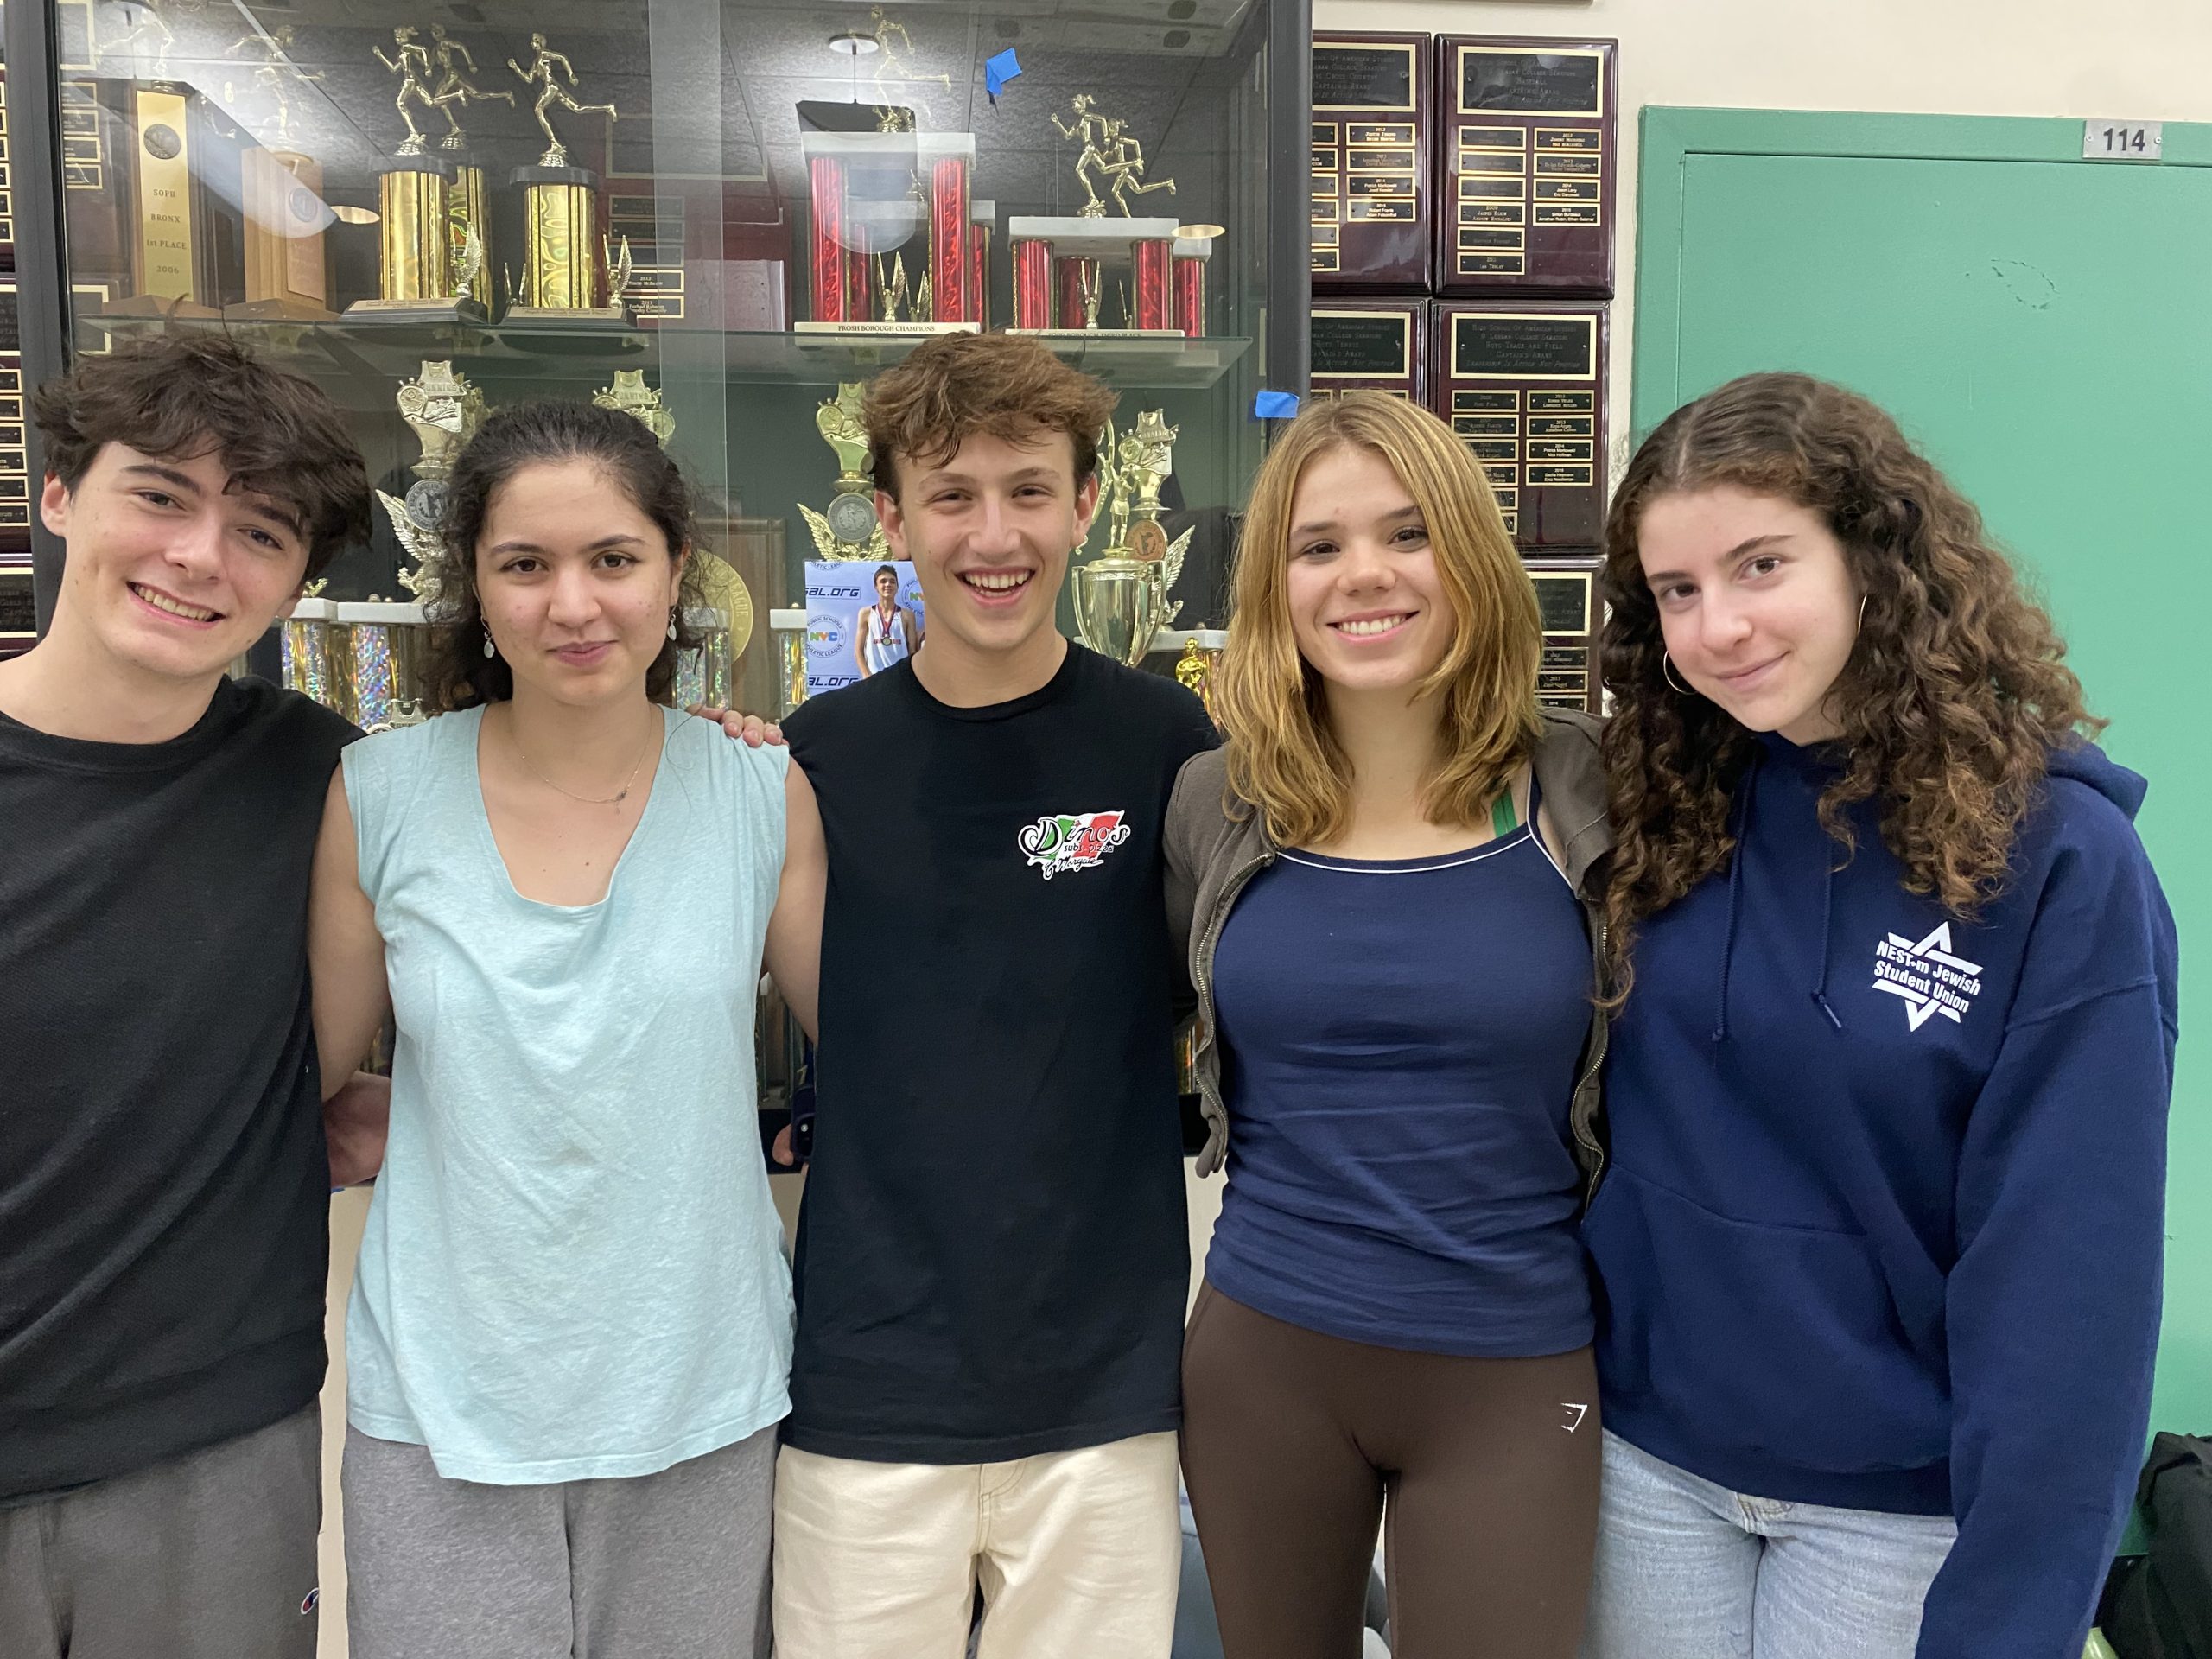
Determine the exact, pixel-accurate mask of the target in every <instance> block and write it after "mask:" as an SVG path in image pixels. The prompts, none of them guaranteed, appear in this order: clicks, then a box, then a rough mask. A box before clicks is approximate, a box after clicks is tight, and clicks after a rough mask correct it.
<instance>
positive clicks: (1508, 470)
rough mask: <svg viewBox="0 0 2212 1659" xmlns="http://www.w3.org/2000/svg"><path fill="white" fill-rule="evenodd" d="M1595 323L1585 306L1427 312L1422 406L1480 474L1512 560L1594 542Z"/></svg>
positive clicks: (1601, 400)
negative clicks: (1454, 437) (1522, 553)
mask: <svg viewBox="0 0 2212 1659" xmlns="http://www.w3.org/2000/svg"><path fill="white" fill-rule="evenodd" d="M1606 312H1607V307H1606V306H1605V305H1604V304H1603V303H1596V302H1593V303H1574V302H1562V301H1552V302H1545V301H1535V300H1522V301H1511V300H1493V301H1456V302H1447V301H1440V302H1437V307H1436V321H1435V327H1434V330H1433V333H1434V336H1435V341H1434V347H1433V351H1434V371H1433V378H1432V380H1431V383H1430V384H1431V385H1432V386H1433V388H1434V396H1435V401H1434V403H1433V405H1432V406H1433V408H1434V409H1435V410H1436V412H1437V413H1438V414H1440V415H1441V416H1443V417H1444V418H1445V419H1446V420H1447V421H1449V422H1450V423H1452V430H1453V431H1454V432H1456V433H1458V434H1459V437H1460V439H1461V440H1462V442H1465V444H1466V445H1467V447H1468V448H1471V449H1472V450H1473V451H1474V452H1475V458H1476V459H1477V460H1478V461H1481V462H1482V463H1483V467H1484V470H1485V471H1487V472H1488V473H1489V474H1490V479H1491V486H1492V487H1493V488H1494V489H1496V490H1497V504H1498V505H1499V507H1500V508H1502V509H1503V511H1504V513H1505V524H1506V528H1507V529H1509V530H1510V531H1512V532H1513V537H1514V540H1515V541H1516V542H1517V543H1520V545H1521V546H1522V547H1523V548H1528V549H1536V548H1570V547H1571V548H1589V547H1595V546H1597V545H1598V544H1599V541H1600V540H1601V539H1602V537H1603V534H1604V531H1605V483H1606V479H1605V352H1606V344H1607V339H1606V321H1607V319H1606Z"/></svg>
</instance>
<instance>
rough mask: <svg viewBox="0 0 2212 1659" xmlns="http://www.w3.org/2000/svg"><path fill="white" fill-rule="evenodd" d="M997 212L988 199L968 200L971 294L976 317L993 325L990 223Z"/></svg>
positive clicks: (986, 323)
mask: <svg viewBox="0 0 2212 1659" xmlns="http://www.w3.org/2000/svg"><path fill="white" fill-rule="evenodd" d="M996 221H997V213H996V210H995V208H994V207H993V206H992V204H991V203H989V202H988V201H970V202H969V204H968V297H969V302H970V303H971V304H972V306H973V308H974V312H975V321H977V322H979V323H981V324H982V326H983V327H986V328H988V327H990V326H991V226H993V225H994V224H995V222H996Z"/></svg>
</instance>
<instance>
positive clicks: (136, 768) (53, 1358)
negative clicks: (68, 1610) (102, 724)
mask: <svg viewBox="0 0 2212 1659" xmlns="http://www.w3.org/2000/svg"><path fill="white" fill-rule="evenodd" d="M354 735H355V734H354V732H353V728H351V727H350V726H348V725H347V724H346V722H345V721H342V720H340V718H339V717H338V716H337V715H334V714H332V713H330V712H329V711H328V710H327V709H323V708H321V706H319V705H318V704H315V703H314V702H309V701H308V699H306V698H304V697H302V696H297V695H296V694H294V693H291V692H287V691H281V690H277V689H276V688H275V687H273V686H270V685H268V684H265V683H262V682H260V681H257V680H246V681H240V682H232V681H228V680H226V681H225V682H224V683H222V684H221V686H220V687H219V689H218V690H217V691H216V693H215V696H214V698H213V701H212V702H210V704H209V706H208V709H207V715H205V716H204V717H203V718H202V719H201V720H200V721H199V722H198V723H197V724H196V725H194V727H193V728H192V729H191V730H190V731H188V732H187V733H185V734H183V735H182V736H181V737H178V738H176V739H174V740H173V741H169V742H166V743H153V744H118V743H95V742H86V741H79V740H75V739H69V738H59V737H54V736H50V735H48V734H44V733H41V732H37V731H34V730H32V729H30V728H28V727H26V726H23V725H22V724H21V723H19V722H17V721H13V720H10V719H8V718H7V717H6V716H4V715H0V1503H7V1502H8V1501H9V1500H10V1499H11V1498H16V1499H20V1498H22V1497H26V1496H28V1495H30V1494H34V1493H39V1492H42V1491H53V1490H55V1489H57V1488H61V1487H65V1486H70V1485H75V1484H82V1483H85V1482H87V1481H92V1480H99V1479H104V1478H107V1477H109V1476H111V1475H118V1474H123V1473H127V1472H129V1471H131V1470H134V1469H139V1468H143V1467H144V1466H146V1465H149V1464H152V1463H156V1462H158V1461H160V1460H162V1459H165V1458H169V1457H174V1456H176V1455H178V1454H180V1453H181V1452H188V1451H191V1450H193V1449H194V1448H196V1447H199V1446H208V1445H213V1444H214V1443H216V1442H218V1441H220V1440H227V1439H230V1438H232V1437H233V1436H236V1435H239V1434H244V1433H251V1432H252V1431H253V1430H255V1429H257V1428H261V1427H265V1426H266V1425H268V1424H270V1423H272V1422H275V1421H277V1420H278V1419H280V1418H282V1417H284V1416H286V1415H288V1414H290V1413H292V1412H294V1411H296V1410H298V1409H299V1408H302V1407H303V1406H305V1405H306V1404H307V1403H308V1402H309V1401H310V1400H312V1399H313V1398H314V1397H315V1393H316V1391H317V1390H318V1389H320V1388H321V1383H322V1374H323V1367H324V1361H325V1356H324V1351H323V1341H322V1320H323V1286H324V1281H325V1275H326V1272H327V1253H328V1232H327V1226H328V1223H327V1216H328V1180H327V1162H326V1154H325V1151H324V1147H323V1139H322V1119H321V1103H320V1092H321V1091H320V1089H319V1086H318V1073H317V1071H316V1066H315V1034H314V1028H313V1024H312V1021H311V1019H310V1009H309V1005H308V974H307V898H308V871H309V868H310V865H311V862H312V860H313V856H314V850H315V833H316V829H317V827H318V825H319V824H320V823H321V816H322V801H323V795H324V791H325V789H326V788H327V785H328V782H329V779H330V773H331V769H332V767H333V766H334V765H335V764H336V762H337V758H338V753H339V751H340V748H341V747H343V746H344V745H345V743H346V742H347V741H349V740H350V739H351V738H352V737H353V736H354Z"/></svg>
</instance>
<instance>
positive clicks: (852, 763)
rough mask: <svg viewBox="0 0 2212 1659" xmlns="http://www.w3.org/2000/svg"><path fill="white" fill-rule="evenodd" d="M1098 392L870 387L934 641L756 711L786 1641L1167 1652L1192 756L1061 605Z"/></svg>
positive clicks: (1150, 1655)
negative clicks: (781, 1122)
mask: <svg viewBox="0 0 2212 1659" xmlns="http://www.w3.org/2000/svg"><path fill="white" fill-rule="evenodd" d="M1113 406H1114V398H1113V395H1112V394H1111V393H1110V392H1108V391H1106V390H1105V389H1104V388H1103V387H1102V386H1100V385H1098V384H1097V383H1096V381H1093V380H1091V379H1090V378H1086V377H1085V376H1084V375H1081V374H1079V373H1077V372H1076V371H1074V370H1073V369H1071V368H1070V367H1068V366H1067V365H1065V364H1063V363H1061V362H1059V361H1058V359H1056V358H1054V357H1053V356H1052V354H1051V353H1049V352H1048V351H1046V348H1045V347H1044V346H1040V345H1039V344H1037V343H1036V342H1034V341H1032V340H1020V339H1016V338H1013V337H1010V336H1007V335H1003V334H981V335H977V334H969V335H952V336H949V337H946V338H944V339H942V340H934V341H931V342H930V343H928V344H926V345H925V346H921V347H920V348H919V349H918V350H917V351H916V352H915V353H913V354H912V356H911V357H909V358H908V359H906V361H905V362H904V363H902V364H901V365H899V366H898V367H897V368H895V369H893V370H892V371H890V372H887V373H886V374H885V375H883V376H882V377H881V378H880V379H878V380H877V381H876V382H875V383H874V385H873V386H872V387H871V388H870V390H869V395H868V405H867V416H866V418H867V423H868V438H869V443H870V447H871V450H872V463H873V468H874V475H875V482H876V498H875V499H876V508H877V512H878V513H879V514H880V517H881V519H882V522H883V526H884V530H885V532H886V534H887V537H889V539H890V542H891V545H892V548H893V551H894V553H895V554H896V555H897V556H898V557H899V558H900V559H906V560H912V562H913V564H914V568H915V569H916V571H917V573H918V575H919V578H920V581H921V585H922V592H923V595H924V600H925V608H926V611H927V614H928V617H929V631H928V633H927V636H926V637H925V639H924V640H923V642H922V645H921V648H920V649H919V651H918V652H916V653H915V654H914V655H913V656H912V658H909V659H907V660H905V661H901V662H898V663H894V664H890V665H888V666H887V667H886V668H884V669H883V670H882V671H880V672H878V673H876V674H874V676H872V677H869V678H868V679H867V680H865V681H863V682H862V683H860V684H858V685H855V686H853V687H850V688H849V689H847V690H842V691H839V692H836V693H835V694H833V695H830V696H823V697H820V698H817V699H816V700H814V701H813V702H808V703H806V704H805V705H804V706H803V707H802V708H801V709H799V710H798V712H797V713H796V714H794V715H792V716H791V719H790V720H789V721H788V722H786V730H787V732H788V734H789V736H790V741H791V752H792V753H793V755H794V756H795V757H796V758H797V760H798V762H799V764H800V765H801V766H803V767H804V769H805V771H806V773H807V776H808V778H809V779H810V781H811V782H812V784H813V785H814V791H815V793H816V796H817V799H818V801H819V803H820V805H821V810H822V819H823V829H824V831H825V833H826V836H827V839H828V849H829V893H828V899H827V913H826V917H825V925H824V928H823V941H822V969H821V999H820V1019H821V1027H820V1029H821V1045H820V1058H819V1065H818V1071H817V1086H818V1099H819V1102H820V1115H819V1116H818V1118H817V1120H816V1122H817V1130H816V1134H815V1142H814V1149H813V1157H814V1163H813V1168H812V1173H811V1176H810V1179H809V1181H808V1183H807V1191H806V1197H805V1201H804V1207H803V1208H802V1210H801V1212H800V1217H799V1236H798V1348H797V1353H796V1356H795V1358H794V1362H793V1371H792V1376H791V1402H792V1409H791V1418H790V1419H789V1421H788V1422H787V1424H786V1426H785V1436H784V1438H785V1448H784V1452H783V1456H782V1460H781V1463H780V1465H779V1471H778V1484H777V1494H776V1540H775V1571H774V1580H775V1599H776V1643H777V1650H778V1652H779V1654H782V1655H784V1656H786V1659H817V1656H830V1655H835V1656H837V1659H875V1656H881V1659H956V1656H958V1655H960V1654H961V1653H963V1651H964V1649H965V1644H966V1641H967V1637H968V1632H969V1618H970V1610H971V1608H972V1606H973V1604H974V1599H975V1597H976V1592H977V1590H978V1588H979V1587H980V1589H981V1591H982V1596H983V1599H984V1602H985V1604H986V1611H985V1614H984V1619H983V1625H982V1636H981V1653H982V1656H983V1659H1013V1656H1027V1655H1041V1654H1051V1655H1053V1656H1056V1659H1165V1656H1166V1653H1167V1650H1168V1644H1169V1640H1170V1635H1171V1631H1172V1627H1173V1619H1174V1611H1175V1593H1176V1581H1177V1572H1178V1564H1179V1554H1180V1541H1179V1527H1178V1515H1177V1506H1176V1478H1175V1471H1176V1455H1175V1454H1176V1448H1175V1430H1176V1427H1177V1425H1178V1423H1179V1417H1180V1408H1179V1389H1178V1381H1177V1367H1178V1358H1179V1350H1180V1345H1181V1339H1182V1325H1183V1307H1184V1300H1185V1294H1186V1291H1187V1284H1188V1276H1189V1262H1188V1249H1187V1244H1186V1232H1185V1217H1184V1207H1183V1185H1182V1182H1183V1176H1182V1167H1181V1159H1180V1146H1181V1141H1180V1129H1179V1116H1178V1112H1177V1108H1176V1091H1175V1076H1174V1060H1173V1015H1172V1013H1171V1003H1172V1001H1173V995H1174V990H1175V987H1174V986H1173V983H1172V979H1173V971H1174V970H1173V952H1172V951H1171V950H1170V948H1169V945H1168V941H1167V935H1166V914H1165V906H1164V898H1163V892H1162V879H1163V860H1162V854H1161V847H1160V829H1161V824H1162V820H1163V818H1164V816H1165V813H1166V804H1167V797H1168V791H1169V789H1170V787H1171V786H1172V785H1173V782H1174V779H1175V773H1176V772H1177V770H1178V769H1179V767H1180V766H1181V765H1182V763H1183V762H1184V761H1185V760H1186V759H1188V758H1189V757H1190V756H1191V755H1192V754H1194V753H1197V752H1198V751H1199V750H1200V749H1203V748H1205V747H1209V746H1211V743H1212V742H1213V741H1214V740H1213V733H1212V728H1211V723H1210V722H1209V721H1208V720H1207V719H1206V716H1205V710H1204V709H1203V708H1202V707H1201V706H1200V704H1199V702H1198V699H1197V698H1196V697H1194V696H1192V695H1191V694H1190V693H1189V692H1188V691H1185V690H1183V689H1182V688H1181V687H1180V686H1178V685H1177V684H1175V683H1173V681H1172V680H1168V679H1165V678H1163V677H1159V676H1155V675H1149V674H1145V673H1141V672H1139V671H1135V670H1131V669H1128V668H1126V667H1123V666H1122V665H1120V664H1115V663H1111V662H1109V661H1107V660H1106V659H1105V658H1103V657H1099V656H1097V655H1095V654H1094V653H1092V652H1089V651H1086V650H1084V649H1083V648H1082V647H1080V646H1077V645H1071V644H1070V643H1069V642H1068V641H1067V640H1066V639H1064V638H1063V637H1062V636H1061V635H1060V633H1059V632H1058V629H1057V628H1056V627H1055V626H1054V625H1053V611H1054V604H1055V601H1056V600H1057V598H1058V594H1059V591H1060V586H1061V583H1062V582H1063V580H1064V579H1065V576H1066V574H1067V568H1068V561H1069V556H1070V553H1071V550H1073V549H1075V548H1077V547H1079V546H1080V545H1081V544H1082V542H1083V539H1084V532H1085V531H1086V530H1087V529H1088V527H1089V525H1090V518H1091V514H1092V512H1093V511H1094V509H1095V508H1096V505H1097V497H1098V480H1097V478H1096V472H1095V468H1096V460H1097V454H1096V435H1097V433H1098V431H1099V429H1101V427H1103V425H1104V423H1105V420H1106V417H1107V416H1108V414H1109V412H1110V411H1111V410H1112V408H1113ZM886 918H897V921H896V925H895V927H894V928H893V929H891V930H890V931H887V925H886ZM887 961H895V962H896V963H897V964H898V971H897V974H896V983H897V985H898V987H899V990H898V995H897V1006H898V1009H899V1021H898V1026H897V1030H896V1035H895V1039H893V1040H890V1041H887V1040H885V1034H884V1026H883V1011H884V1007H885V996H886V983H887V982H886V980H885V977H884V965H885V963H886V962H887Z"/></svg>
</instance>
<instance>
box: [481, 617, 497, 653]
mask: <svg viewBox="0 0 2212 1659" xmlns="http://www.w3.org/2000/svg"><path fill="white" fill-rule="evenodd" d="M498 655H499V652H498V650H497V649H496V648H495V647H494V646H493V644H492V625H491V624H490V623H489V622H486V624H485V625H484V656H485V658H486V660H487V661H488V660H489V659H490V658H493V657H496V656H498Z"/></svg>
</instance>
